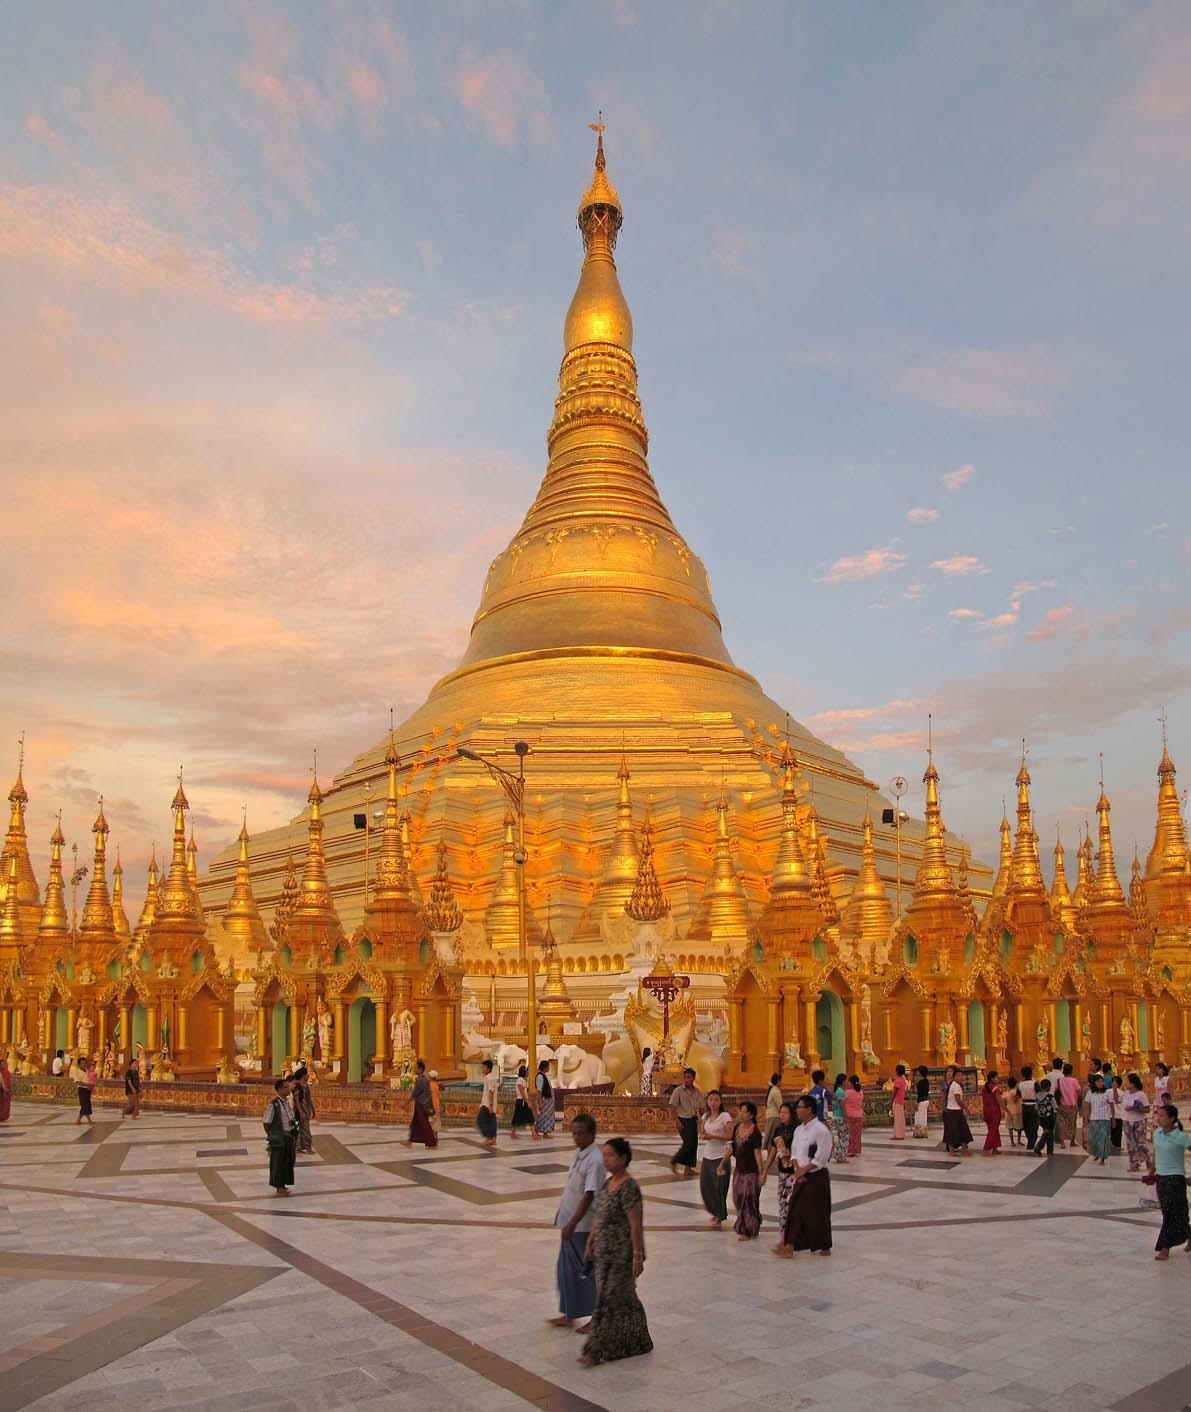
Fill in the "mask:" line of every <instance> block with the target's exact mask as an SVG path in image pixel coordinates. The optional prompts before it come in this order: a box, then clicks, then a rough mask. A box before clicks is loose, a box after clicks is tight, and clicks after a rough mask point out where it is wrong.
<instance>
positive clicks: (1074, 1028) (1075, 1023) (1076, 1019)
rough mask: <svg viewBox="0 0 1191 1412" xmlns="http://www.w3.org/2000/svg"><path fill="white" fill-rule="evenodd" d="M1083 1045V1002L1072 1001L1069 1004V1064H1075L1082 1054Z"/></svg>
mask: <svg viewBox="0 0 1191 1412" xmlns="http://www.w3.org/2000/svg"><path fill="white" fill-rule="evenodd" d="M1082 1045H1083V1002H1082V1001H1081V1000H1073V1001H1072V1002H1071V1062H1072V1063H1075V1062H1076V1060H1078V1058H1079V1056H1080V1053H1081V1052H1082V1049H1081V1046H1082Z"/></svg>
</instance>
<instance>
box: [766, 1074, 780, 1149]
mask: <svg viewBox="0 0 1191 1412" xmlns="http://www.w3.org/2000/svg"><path fill="white" fill-rule="evenodd" d="M781 1108H782V1076H781V1074H770V1076H769V1088H768V1090H767V1091H766V1094H765V1150H766V1151H768V1150H769V1144H770V1143H771V1142H772V1141H773V1135H774V1133H775V1132H777V1128H778V1124H779V1123H780V1122H781V1118H780V1117H779V1116H778V1115H779V1114H780V1112H781Z"/></svg>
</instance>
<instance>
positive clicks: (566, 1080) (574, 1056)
mask: <svg viewBox="0 0 1191 1412" xmlns="http://www.w3.org/2000/svg"><path fill="white" fill-rule="evenodd" d="M554 1058H555V1060H556V1062H557V1066H558V1077H557V1079H556V1080H555V1084H556V1086H557V1087H558V1088H594V1087H595V1086H596V1084H606V1083H607V1082H608V1070H607V1069H606V1068H605V1067H604V1061H603V1060H602V1059H601V1058H600V1056H599V1055H598V1054H589V1053H588V1052H587V1050H586V1049H583V1048H581V1047H580V1046H579V1045H577V1044H560V1045H559V1046H558V1048H557V1049H556V1050H555V1051H554Z"/></svg>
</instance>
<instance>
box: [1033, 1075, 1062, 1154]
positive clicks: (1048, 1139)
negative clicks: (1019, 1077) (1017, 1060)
mask: <svg viewBox="0 0 1191 1412" xmlns="http://www.w3.org/2000/svg"><path fill="white" fill-rule="evenodd" d="M1036 1092H1037V1095H1038V1097H1037V1099H1036V1100H1035V1101H1036V1103H1037V1105H1038V1108H1037V1112H1038V1141H1037V1142H1036V1143H1035V1144H1034V1151H1035V1153H1037V1155H1038V1156H1039V1157H1041V1156H1042V1148H1043V1146H1045V1147H1046V1155H1047V1156H1048V1157H1053V1156H1054V1155H1055V1123H1056V1121H1057V1120H1058V1109H1057V1108H1056V1107H1055V1101H1054V1097H1053V1095H1052V1094H1051V1091H1050V1080H1049V1079H1039V1080H1038V1085H1037V1090H1036Z"/></svg>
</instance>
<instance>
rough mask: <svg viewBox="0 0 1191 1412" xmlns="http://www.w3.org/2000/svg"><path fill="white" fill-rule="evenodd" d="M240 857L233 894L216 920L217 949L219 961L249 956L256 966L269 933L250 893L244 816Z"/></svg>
mask: <svg viewBox="0 0 1191 1412" xmlns="http://www.w3.org/2000/svg"><path fill="white" fill-rule="evenodd" d="M237 841H238V843H239V845H240V856H239V859H238V861H237V863H236V882H235V886H234V887H233V888H232V895H231V897H230V898H229V899H228V904H227V906H226V907H225V908H224V910H223V916H222V917H221V918H220V919H219V925H220V927H221V929H222V931H223V934H224V937H225V938H226V942H225V943H224V944H223V945H218V944H217V947H216V950H217V952H218V953H219V955H220V959H221V961H222V960H223V958H224V957H225V956H226V958H227V960H229V961H230V962H231V963H232V965H233V966H234V965H235V961H236V958H237V957H242V956H251V957H253V958H254V959H255V961H256V964H257V965H258V966H259V965H260V963H261V958H262V957H263V956H264V955H265V953H266V952H269V951H271V950H272V942H271V941H270V939H269V933H268V932H267V931H266V930H265V924H264V922H263V921H262V920H261V913H260V908H259V907H258V906H257V903H256V896H255V894H254V893H253V891H252V864H251V862H250V860H249V857H248V844H249V841H250V840H249V834H248V815H247V813H245V816H244V820H243V823H242V824H241V826H240V834H239V838H238V840H237Z"/></svg>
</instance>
